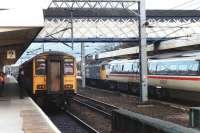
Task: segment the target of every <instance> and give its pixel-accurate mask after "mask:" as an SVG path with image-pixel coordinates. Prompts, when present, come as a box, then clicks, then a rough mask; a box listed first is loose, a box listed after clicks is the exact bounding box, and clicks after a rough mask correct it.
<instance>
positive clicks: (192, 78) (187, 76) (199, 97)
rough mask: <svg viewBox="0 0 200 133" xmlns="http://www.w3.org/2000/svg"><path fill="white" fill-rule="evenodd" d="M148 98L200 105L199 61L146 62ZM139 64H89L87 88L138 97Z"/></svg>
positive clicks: (187, 58) (126, 62)
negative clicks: (116, 91) (108, 90)
mask: <svg viewBox="0 0 200 133" xmlns="http://www.w3.org/2000/svg"><path fill="white" fill-rule="evenodd" d="M147 78H148V86H149V87H148V91H149V95H152V96H155V97H158V98H169V97H170V98H177V99H183V100H189V101H197V102H199V101H200V57H186V58H170V59H149V60H148V76H147ZM139 79H140V78H139V60H138V59H135V60H129V59H120V60H112V61H103V62H99V63H90V64H87V66H86V84H88V85H92V86H95V85H96V86H102V87H103V88H109V89H111V90H118V91H124V92H128V93H136V94H139V93H140V91H139V88H140V87H139Z"/></svg>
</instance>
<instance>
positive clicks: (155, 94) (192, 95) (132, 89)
mask: <svg viewBox="0 0 200 133" xmlns="http://www.w3.org/2000/svg"><path fill="white" fill-rule="evenodd" d="M86 85H89V86H92V87H98V88H101V89H107V90H110V91H120V92H123V93H127V94H134V95H140V89H139V88H140V86H139V84H138V83H134V82H128V83H127V82H117V81H111V80H99V79H88V78H87V79H86ZM148 95H149V96H150V97H152V98H156V99H163V100H170V99H179V100H183V101H191V102H195V103H199V102H200V93H198V92H192V91H184V90H177V89H169V88H162V87H154V86H148Z"/></svg>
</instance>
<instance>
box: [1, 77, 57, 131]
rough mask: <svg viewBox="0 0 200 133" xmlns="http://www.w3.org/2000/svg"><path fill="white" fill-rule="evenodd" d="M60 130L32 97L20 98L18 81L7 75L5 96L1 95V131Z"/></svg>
mask: <svg viewBox="0 0 200 133" xmlns="http://www.w3.org/2000/svg"><path fill="white" fill-rule="evenodd" d="M59 132H60V131H59V130H58V129H57V128H56V127H55V126H54V124H53V123H52V122H51V121H50V120H49V118H48V117H47V116H46V115H45V114H44V113H43V112H42V110H41V109H40V108H39V107H38V106H37V105H36V104H35V103H34V102H33V101H32V99H31V98H29V97H27V96H26V97H25V98H24V99H19V93H18V85H17V81H16V80H15V78H14V77H12V76H7V77H6V83H5V89H4V91H3V96H2V97H0V133H59Z"/></svg>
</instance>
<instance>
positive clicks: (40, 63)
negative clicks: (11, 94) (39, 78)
mask: <svg viewBox="0 0 200 133" xmlns="http://www.w3.org/2000/svg"><path fill="white" fill-rule="evenodd" d="M35 74H36V75H46V61H45V59H36V63H35Z"/></svg>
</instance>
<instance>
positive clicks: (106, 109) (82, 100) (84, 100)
mask: <svg viewBox="0 0 200 133" xmlns="http://www.w3.org/2000/svg"><path fill="white" fill-rule="evenodd" d="M73 101H74V102H76V103H78V104H80V105H82V106H85V107H87V108H89V109H91V110H94V111H96V112H98V113H100V114H102V115H104V116H105V117H107V118H109V119H111V117H112V110H114V109H118V107H116V106H113V105H110V104H107V103H104V102H101V101H98V100H95V99H92V98H89V97H86V96H83V95H80V94H77V95H76V96H75V97H74V98H73Z"/></svg>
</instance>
